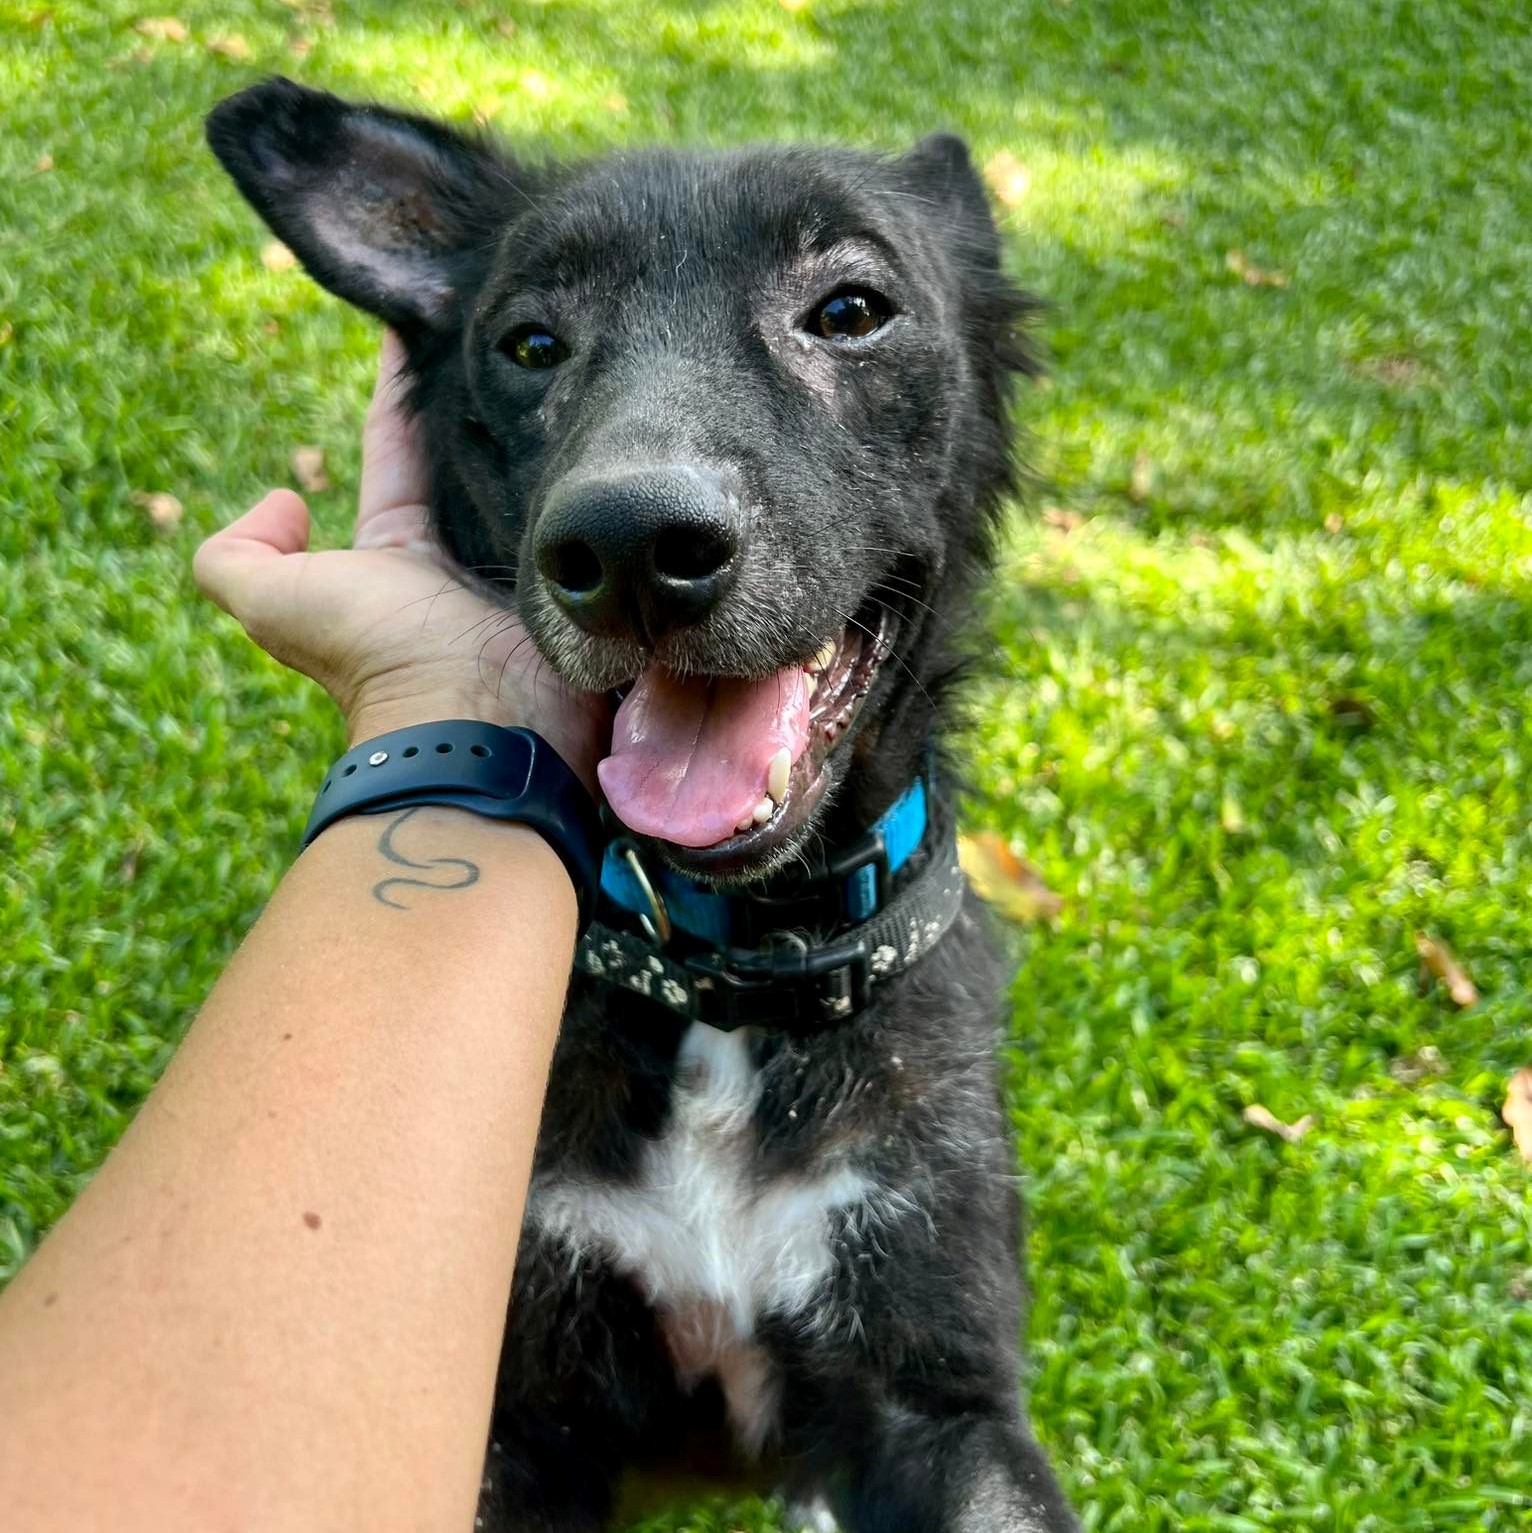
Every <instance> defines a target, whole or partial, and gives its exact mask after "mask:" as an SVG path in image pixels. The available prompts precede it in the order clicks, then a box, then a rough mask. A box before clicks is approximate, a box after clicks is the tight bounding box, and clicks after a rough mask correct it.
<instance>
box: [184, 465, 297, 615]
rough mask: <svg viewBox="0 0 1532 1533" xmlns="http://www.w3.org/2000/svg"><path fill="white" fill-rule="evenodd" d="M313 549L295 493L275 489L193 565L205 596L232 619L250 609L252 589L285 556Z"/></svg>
mask: <svg viewBox="0 0 1532 1533" xmlns="http://www.w3.org/2000/svg"><path fill="white" fill-rule="evenodd" d="M308 546H309V508H308V507H307V506H306V505H304V503H303V499H302V497H301V496H298V495H295V494H294V493H293V492H292V491H291V490H272V491H271V492H270V493H269V494H268V495H266V496H265V497H264V498H263V499H262V500H260V501H258V502H257V503H256V504H255V505H254V506H252V507H251V508H250V509H249V510H248V511H247V512H245V514H244V515H243V516H241V517H239V518H238V519H237V520H235V521H232V522H230V523H229V525H228V526H227V527H225V528H224V529H223V530H222V531H221V532H215V533H214V534H213V535H212V537H210V538H209V539H208V540H207V541H206V542H205V543H204V544H203V545H202V547H201V548H199V549H198V550H197V554H196V557H195V558H194V559H193V560H192V575H193V577H194V578H195V579H196V582H197V585H198V587H199V588H200V589H201V591H202V593H203V595H204V596H209V597H211V598H212V599H213V600H214V601H215V602H217V603H218V605H219V606H220V607H222V608H223V610H224V611H225V612H227V613H230V614H231V615H232V616H234V617H239V615H240V610H241V609H242V608H244V607H245V606H247V605H248V598H249V595H250V592H251V587H252V585H253V584H254V583H256V582H259V581H260V580H261V578H262V576H263V575H264V574H265V573H267V572H268V571H269V570H270V569H271V568H272V566H273V564H274V562H275V561H277V560H279V559H281V558H283V557H284V556H285V555H287V554H301V553H302V552H304V550H305V549H307V547H308Z"/></svg>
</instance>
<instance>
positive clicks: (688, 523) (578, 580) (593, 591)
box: [533, 464, 745, 639]
mask: <svg viewBox="0 0 1532 1533" xmlns="http://www.w3.org/2000/svg"><path fill="white" fill-rule="evenodd" d="M744 538H745V523H744V518H743V516H742V515H741V514H740V510H739V506H738V503H737V502H736V501H735V499H734V497H733V496H732V495H730V494H729V492H728V491H727V490H726V489H725V488H724V485H723V483H722V481H721V480H720V479H719V478H718V477H717V476H716V475H713V474H711V473H707V472H705V471H703V470H701V469H696V468H692V467H690V466H689V465H686V464H673V465H665V466H662V467H656V468H645V469H641V470H636V471H633V472H629V473H625V474H621V475H615V476H611V477H606V478H600V479H585V478H582V479H579V480H576V481H573V482H568V481H566V482H565V483H564V484H562V485H560V486H559V487H558V488H557V489H555V490H554V492H553V494H552V495H551V496H550V497H549V499H548V503H547V505H546V506H545V507H544V508H543V513H542V515H541V517H539V518H538V524H537V531H536V533H535V534H534V537H533V554H534V557H535V559H536V562H537V568H538V570H539V572H540V573H541V574H542V577H543V579H544V580H546V581H547V582H548V588H549V590H550V591H551V592H552V593H553V597H554V599H555V600H556V601H557V602H558V604H559V606H561V607H562V608H563V609H564V611H565V612H567V613H568V614H569V615H570V617H571V618H573V619H574V621H575V622H577V623H578V624H579V625H580V627H581V628H583V629H585V630H586V632H587V633H595V634H604V635H607V636H608V637H618V638H635V637H636V638H640V639H642V638H649V639H657V638H659V637H661V636H662V635H663V634H666V633H670V632H673V631H674V630H675V629H677V628H685V627H687V626H689V625H690V624H693V623H698V622H701V620H702V619H703V618H704V617H706V616H707V614H708V613H709V612H710V611H712V609H713V608H714V607H716V606H717V605H718V603H719V602H720V601H721V600H722V599H723V597H724V595H725V594H726V593H727V592H728V590H729V588H730V587H731V586H732V585H733V583H734V576H735V572H736V570H737V568H738V565H739V556H740V553H741V550H742V548H743V545H744Z"/></svg>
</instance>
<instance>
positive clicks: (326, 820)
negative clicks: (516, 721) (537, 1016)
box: [303, 719, 602, 931]
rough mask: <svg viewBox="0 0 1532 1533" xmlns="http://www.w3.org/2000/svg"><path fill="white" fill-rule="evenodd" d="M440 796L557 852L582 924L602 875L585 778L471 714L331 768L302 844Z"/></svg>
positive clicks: (533, 738)
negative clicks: (350, 819)
mask: <svg viewBox="0 0 1532 1533" xmlns="http://www.w3.org/2000/svg"><path fill="white" fill-rule="evenodd" d="M421 804H440V805H444V806H446V807H448V808H454V809H467V810H470V811H471V812H472V813H474V814H481V815H484V816H485V817H486V818H487V819H491V820H514V821H516V822H518V823H519V824H522V825H530V826H531V827H532V828H533V829H534V830H536V831H538V832H539V833H540V834H541V835H542V836H543V838H544V839H545V840H546V841H547V842H548V844H549V845H550V846H551V847H552V848H553V849H554V851H556V852H557V853H558V854H559V856H560V858H562V859H563V863H564V866H565V867H566V868H568V869H569V876H570V878H572V879H573V880H574V886H575V892H576V894H577V895H578V896H579V901H580V929H581V930H582V931H583V930H584V929H585V926H586V924H587V922H589V920H590V918H591V914H592V912H593V911H594V910H595V907H596V894H597V891H598V889H599V887H600V877H601V843H602V835H601V822H600V820H599V818H598V816H597V814H596V805H595V802H594V801H593V800H592V798H591V796H590V794H589V793H588V792H587V791H586V789H585V785H584V784H583V783H582V782H581V781H580V779H579V778H578V777H576V776H575V774H574V773H573V772H572V771H571V770H570V769H569V767H568V766H567V765H566V764H565V763H564V761H563V759H562V758H561V757H560V756H559V754H558V752H557V751H555V750H554V749H553V747H552V746H551V745H549V744H548V742H547V741H546V740H544V739H543V738H542V737H541V736H540V735H536V734H533V733H532V731H531V730H530V729H503V728H501V727H500V726H499V725H496V724H480V723H477V722H475V721H474V720H471V719H447V720H444V721H442V722H441V723H437V724H420V725H416V726H415V727H413V728H411V729H395V730H393V731H391V732H390V733H389V734H386V735H379V736H378V737H377V738H376V739H373V740H364V741H363V742H362V743H361V744H360V745H357V746H353V747H352V749H350V750H349V751H347V752H346V754H345V755H344V756H342V757H341V758H340V760H339V761H337V762H336V763H335V765H334V766H333V767H331V768H330V771H329V773H328V774H327V775H326V777H325V780H324V785H323V786H322V787H321V788H320V790H319V797H318V798H317V799H316V800H315V801H314V810H313V813H312V814H310V815H309V822H308V824H307V825H306V826H305V827H304V830H303V845H304V846H305V847H306V846H308V845H309V844H310V842H312V841H313V840H314V838H315V837H316V836H317V835H319V833H320V832H321V831H323V830H325V829H326V828H327V827H328V826H331V825H333V824H334V823H335V822H336V821H337V820H339V819H344V818H345V817H346V816H348V815H353V814H383V813H386V812H387V811H388V810H391V809H412V808H414V807H416V806H417V805H421Z"/></svg>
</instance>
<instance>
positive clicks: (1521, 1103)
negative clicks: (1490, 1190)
mask: <svg viewBox="0 0 1532 1533" xmlns="http://www.w3.org/2000/svg"><path fill="white" fill-rule="evenodd" d="M1500 1116H1501V1117H1502V1118H1504V1119H1505V1123H1506V1127H1507V1128H1509V1129H1510V1131H1511V1137H1512V1138H1513V1139H1515V1141H1516V1148H1517V1149H1518V1150H1520V1151H1521V1158H1522V1159H1523V1160H1524V1161H1526V1163H1527V1164H1528V1165H1529V1166H1532V1069H1529V1068H1528V1067H1527V1066H1526V1065H1523V1066H1522V1067H1521V1069H1519V1070H1518V1071H1517V1072H1516V1073H1515V1075H1513V1076H1512V1077H1511V1078H1510V1080H1509V1081H1508V1082H1507V1083H1506V1088H1505V1106H1504V1107H1502V1108H1501V1109H1500Z"/></svg>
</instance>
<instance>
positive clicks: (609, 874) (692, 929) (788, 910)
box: [601, 777, 929, 948]
mask: <svg viewBox="0 0 1532 1533" xmlns="http://www.w3.org/2000/svg"><path fill="white" fill-rule="evenodd" d="M928 818H929V817H928V814H927V806H926V782H925V778H923V777H917V778H916V779H915V780H914V782H912V783H911V784H910V785H909V787H908V788H906V789H905V790H904V792H903V793H902V794H900V796H899V797H898V799H896V800H895V802H894V803H893V805H892V806H891V807H890V808H889V809H888V810H887V811H886V812H885V813H883V814H882V815H880V816H879V818H878V819H877V821H876V822H875V823H874V825H873V827H872V829H871V830H869V831H868V832H867V834H866V835H865V836H864V837H862V839H861V840H860V841H858V842H857V843H856V844H855V845H853V846H851V847H849V848H846V849H845V850H843V851H840V852H836V853H833V854H831V856H830V857H829V858H828V859H827V861H826V866H825V870H824V873H823V874H822V875H821V876H820V877H818V878H815V879H814V880H812V881H808V880H805V881H804V882H803V884H802V885H801V886H798V887H795V888H792V889H790V890H789V891H788V892H786V893H785V894H782V895H775V894H772V895H767V894H763V893H757V892H754V891H752V892H747V893H741V894H720V893H718V892H717V891H716V890H714V889H709V888H707V887H706V886H705V885H703V884H699V883H697V882H696V881H695V880H693V879H690V878H686V877H684V876H683V875H681V874H679V873H674V872H672V871H671V870H670V869H668V868H662V869H658V870H655V871H652V872H651V871H650V870H648V869H645V868H644V866H643V865H642V864H641V863H640V862H639V861H638V857H637V853H636V851H635V849H634V847H633V843H632V842H631V841H629V840H627V839H626V838H619V839H618V840H616V841H613V842H612V843H611V844H610V845H608V847H607V849H606V854H605V857H604V859H603V861H602V864H601V893H602V895H603V896H604V897H605V898H606V899H607V900H609V901H610V902H611V903H612V904H613V905H615V906H617V908H618V909H619V910H624V911H626V912H628V914H630V915H633V916H637V917H639V918H640V920H641V921H643V922H645V923H649V922H650V921H651V918H652V917H653V916H654V915H655V913H656V910H655V907H656V897H657V899H658V902H659V905H660V907H661V908H660V914H661V916H662V918H664V919H668V921H669V923H670V925H672V926H674V927H675V928H676V929H678V930H680V931H683V932H685V933H686V934H687V935H688V936H689V937H693V938H695V939H696V940H697V941H699V942H705V943H708V944H709V945H711V946H713V947H715V948H727V947H755V946H757V945H759V944H760V943H761V942H763V941H765V940H766V939H767V937H769V936H770V934H771V933H772V932H776V931H787V930H796V929H804V928H806V929H815V928H822V929H830V928H843V927H846V926H855V925H859V924H860V923H862V922H864V921H869V920H871V919H872V917H873V916H875V915H876V914H877V913H878V911H879V910H881V909H882V908H883V907H884V905H886V904H887V903H888V901H889V898H890V886H891V884H892V881H893V877H894V875H895V874H896V873H897V872H898V871H899V870H900V869H901V868H902V867H903V866H904V865H905V864H906V863H907V862H908V861H909V860H910V858H911V857H912V856H913V855H914V853H915V850H916V848H917V847H918V846H919V845H920V843H921V841H922V840H923V839H924V837H925V833H926V826H927V823H928ZM646 885H647V887H646Z"/></svg>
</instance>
